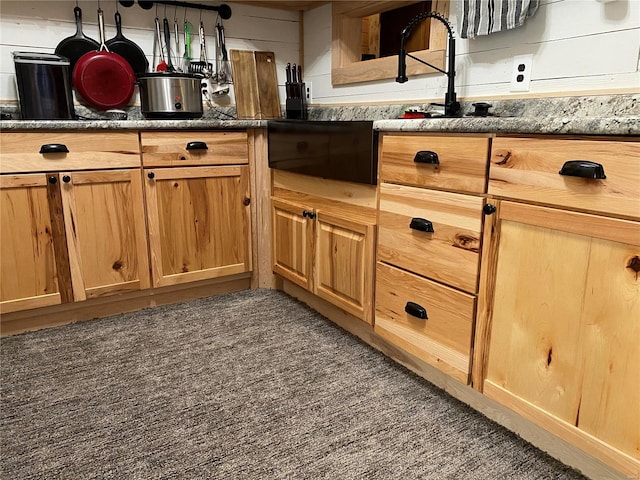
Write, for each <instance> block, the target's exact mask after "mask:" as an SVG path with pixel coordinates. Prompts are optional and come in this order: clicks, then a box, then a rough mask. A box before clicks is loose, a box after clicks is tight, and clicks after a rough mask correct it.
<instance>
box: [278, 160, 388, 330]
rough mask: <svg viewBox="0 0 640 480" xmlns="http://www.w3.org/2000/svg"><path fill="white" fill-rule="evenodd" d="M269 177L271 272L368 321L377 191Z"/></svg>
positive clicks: (296, 177)
mask: <svg viewBox="0 0 640 480" xmlns="http://www.w3.org/2000/svg"><path fill="white" fill-rule="evenodd" d="M273 175H274V183H275V185H274V189H273V192H274V193H273V196H272V199H271V204H272V264H273V271H274V272H275V273H276V274H278V275H280V276H281V277H282V278H285V279H287V280H289V281H291V282H293V283H295V284H297V285H299V286H301V287H303V288H304V289H306V290H308V291H310V292H312V293H313V294H315V295H317V296H318V297H320V298H322V299H324V300H327V301H328V302H330V303H332V304H334V305H336V306H338V307H339V308H341V309H343V310H344V311H346V312H348V313H350V314H351V315H353V316H355V317H357V318H359V319H361V320H364V321H365V322H367V323H372V319H373V275H374V274H373V270H374V253H375V250H374V245H375V233H376V226H375V224H376V220H375V187H374V186H370V185H358V184H351V183H347V182H337V181H332V180H322V179H317V178H313V177H307V176H303V175H297V174H291V173H288V172H280V171H275V170H274V171H273ZM293 189H299V190H297V191H296V190H293Z"/></svg>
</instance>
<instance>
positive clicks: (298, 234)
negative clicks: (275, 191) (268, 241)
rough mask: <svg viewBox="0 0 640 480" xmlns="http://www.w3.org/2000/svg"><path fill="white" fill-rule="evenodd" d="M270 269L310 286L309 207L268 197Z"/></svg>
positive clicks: (311, 257)
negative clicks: (270, 247)
mask: <svg viewBox="0 0 640 480" xmlns="http://www.w3.org/2000/svg"><path fill="white" fill-rule="evenodd" d="M271 205H272V207H271V208H272V221H271V225H272V231H273V238H272V252H271V261H272V263H273V271H274V272H275V273H277V274H278V275H281V276H282V277H283V278H286V279H287V280H290V281H292V282H293V283H295V284H297V285H300V286H301V287H303V288H306V289H307V290H309V291H311V290H312V283H311V282H312V280H313V276H312V275H311V269H312V266H313V227H314V222H313V221H312V219H311V218H310V217H309V216H308V212H312V213H313V210H312V209H309V208H306V207H304V206H302V205H299V204H295V203H289V202H283V201H281V200H277V199H275V198H273V199H272V202H271Z"/></svg>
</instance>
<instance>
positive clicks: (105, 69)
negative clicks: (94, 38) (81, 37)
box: [73, 9, 135, 110]
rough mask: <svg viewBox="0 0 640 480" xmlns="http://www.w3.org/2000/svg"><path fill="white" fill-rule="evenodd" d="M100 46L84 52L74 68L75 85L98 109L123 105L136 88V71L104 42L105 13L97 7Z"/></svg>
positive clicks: (127, 101) (80, 93) (91, 105)
mask: <svg viewBox="0 0 640 480" xmlns="http://www.w3.org/2000/svg"><path fill="white" fill-rule="evenodd" d="M98 24H99V27H100V49H99V50H98V51H95V52H89V53H85V54H84V55H83V56H82V57H80V59H79V60H78V63H76V66H75V67H74V69H73V85H74V86H75V88H76V90H77V92H78V94H79V95H80V96H81V97H82V99H83V100H84V101H85V102H86V103H87V105H89V106H90V107H93V108H95V109H98V110H109V109H114V108H122V107H124V106H125V105H127V104H128V103H129V101H130V100H131V97H132V96H133V92H134V90H135V74H134V72H133V69H132V68H131V65H129V63H128V62H127V61H126V60H125V59H124V58H123V57H121V56H120V55H118V54H117V53H112V52H110V51H109V50H108V48H107V46H106V45H105V43H104V16H103V12H102V9H98Z"/></svg>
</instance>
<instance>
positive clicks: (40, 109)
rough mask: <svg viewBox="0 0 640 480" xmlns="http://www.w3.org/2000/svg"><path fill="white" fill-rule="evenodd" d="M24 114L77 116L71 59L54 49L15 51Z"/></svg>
mask: <svg viewBox="0 0 640 480" xmlns="http://www.w3.org/2000/svg"><path fill="white" fill-rule="evenodd" d="M13 62H14V65H15V69H16V83H17V87H18V100H19V102H20V117H21V118H22V119H23V120H73V119H75V118H76V115H75V110H74V108H73V93H72V91H71V74H70V72H69V68H70V67H69V65H70V62H69V60H68V59H67V58H65V57H62V56H60V55H55V54H52V53H36V52H13Z"/></svg>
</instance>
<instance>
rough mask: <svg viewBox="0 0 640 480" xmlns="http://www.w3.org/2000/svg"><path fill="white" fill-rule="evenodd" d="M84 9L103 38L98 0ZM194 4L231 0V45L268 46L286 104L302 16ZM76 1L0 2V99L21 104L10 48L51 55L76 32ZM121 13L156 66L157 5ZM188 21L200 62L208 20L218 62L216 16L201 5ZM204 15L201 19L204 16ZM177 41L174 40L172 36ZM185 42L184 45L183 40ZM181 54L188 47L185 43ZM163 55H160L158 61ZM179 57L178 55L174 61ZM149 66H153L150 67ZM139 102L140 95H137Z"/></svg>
mask: <svg viewBox="0 0 640 480" xmlns="http://www.w3.org/2000/svg"><path fill="white" fill-rule="evenodd" d="M78 3H79V6H80V8H81V9H82V17H83V30H84V33H85V34H86V35H87V36H89V37H91V38H93V39H95V40H96V41H98V40H99V35H98V22H97V18H98V17H97V8H98V2H97V1H94V0H79V2H78ZM192 3H201V4H208V5H219V4H220V3H228V4H229V5H230V6H231V9H232V16H231V18H230V19H228V20H224V21H223V24H224V28H225V36H226V41H227V49H228V50H231V49H240V50H265V51H272V52H274V53H275V57H276V63H277V67H278V68H277V71H278V83H279V85H280V86H281V88H280V90H281V91H280V98H281V102H283V103H284V98H285V95H284V83H285V78H284V72H285V65H286V64H287V62H291V63H294V62H296V63H297V62H298V61H299V60H298V59H299V58H300V42H299V39H300V34H299V29H300V14H299V12H296V11H285V10H280V9H272V8H263V7H255V6H248V5H243V4H234V3H231V2H224V1H215V2H213V1H211V0H193V2H192ZM75 4H76V2H75V1H74V0H64V1H62V0H60V1H58V0H44V1H42V0H1V1H0V103H3V104H8V103H15V102H17V93H16V86H15V69H14V64H13V58H12V56H11V52H13V51H29V52H49V53H53V51H54V50H55V47H56V45H57V44H58V43H59V42H60V41H61V40H62V39H64V38H66V37H69V36H72V35H74V34H75V31H76V26H75V19H74V15H73V8H74V7H75ZM100 6H101V8H102V10H103V11H104V15H105V23H106V37H107V39H109V38H112V37H114V36H115V34H116V30H115V26H114V25H115V21H114V14H115V11H116V0H102V1H101V2H100ZM118 9H119V12H120V14H121V16H122V24H123V34H124V36H125V37H127V38H128V39H130V40H132V41H134V42H136V43H137V44H138V45H139V46H140V48H142V50H143V51H144V52H145V54H146V55H147V57H148V60H149V64H150V66H151V65H152V64H153V44H154V37H155V22H154V19H155V17H156V9H155V7H154V8H152V9H151V10H143V9H142V8H140V7H139V6H138V5H137V4H136V5H134V6H133V7H129V8H125V7H122V6H121V5H120V6H119V7H118ZM157 15H158V17H159V19H160V22H161V24H162V19H163V18H164V16H165V8H164V6H162V5H160V6H158V10H157ZM174 15H175V16H176V17H177V19H178V23H179V25H180V29H179V30H180V34H181V39H183V36H182V31H183V28H182V24H183V21H184V17H185V9H184V8H178V9H177V10H176V9H175V7H171V6H169V7H167V8H166V16H167V18H168V19H169V23H170V25H171V33H172V36H173V19H174ZM186 15H187V20H189V21H190V22H191V23H192V24H193V25H194V27H195V28H196V30H195V35H194V36H193V37H192V43H191V55H192V57H194V58H195V59H196V60H197V59H198V56H199V54H200V47H199V42H198V36H197V27H198V25H199V22H200V18H202V21H203V22H204V26H205V32H206V47H207V55H208V57H209V61H212V62H213V61H214V60H215V39H214V34H215V28H214V25H215V20H216V15H217V14H216V12H213V11H207V10H203V11H202V12H200V11H199V10H197V9H187V10H186ZM200 15H202V17H200ZM172 44H173V39H172ZM181 44H182V43H181ZM181 48H182V50H181V55H180V56H182V53H183V52H184V46H182V47H181ZM158 62H159V59H158V58H156V61H155V63H156V64H157V63H158ZM175 63H176V59H175V58H174V64H175ZM150 68H151V67H150ZM135 100H136V102H137V95H136V99H135ZM216 101H217V102H218V103H219V104H221V105H224V104H226V103H233V102H234V100H233V89H232V90H231V95H230V96H229V97H222V98H220V99H217V100H216Z"/></svg>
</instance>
